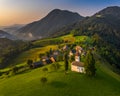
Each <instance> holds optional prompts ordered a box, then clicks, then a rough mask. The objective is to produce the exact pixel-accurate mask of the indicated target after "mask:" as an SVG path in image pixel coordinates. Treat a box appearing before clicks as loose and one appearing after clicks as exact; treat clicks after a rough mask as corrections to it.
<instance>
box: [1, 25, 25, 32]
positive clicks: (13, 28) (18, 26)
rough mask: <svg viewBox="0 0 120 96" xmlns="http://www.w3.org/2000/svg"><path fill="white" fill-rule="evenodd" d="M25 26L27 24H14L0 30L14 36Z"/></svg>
mask: <svg viewBox="0 0 120 96" xmlns="http://www.w3.org/2000/svg"><path fill="white" fill-rule="evenodd" d="M23 26H25V24H14V25H11V26H0V30H3V31H5V32H8V33H10V34H14V32H15V31H16V30H18V29H20V28H22V27H23Z"/></svg>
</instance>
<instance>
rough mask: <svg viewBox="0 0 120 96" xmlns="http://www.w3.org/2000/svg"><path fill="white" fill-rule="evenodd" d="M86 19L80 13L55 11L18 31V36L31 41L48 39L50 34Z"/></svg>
mask: <svg viewBox="0 0 120 96" xmlns="http://www.w3.org/2000/svg"><path fill="white" fill-rule="evenodd" d="M83 18H84V17H82V16H80V15H79V14H78V13H75V12H74V13H73V12H71V11H67V10H60V9H54V10H52V11H51V12H50V13H48V15H47V16H45V17H44V18H43V19H41V20H39V21H35V22H32V23H29V24H28V25H26V26H25V27H23V28H21V29H19V30H17V32H16V33H18V34H16V35H19V34H20V35H22V36H21V37H23V38H26V39H27V37H28V38H29V37H30V38H31V39H35V38H36V37H37V38H43V37H48V36H49V34H51V33H55V32H57V31H58V30H59V29H61V28H63V27H65V26H68V25H70V24H73V23H75V22H77V21H79V20H82V19H83Z"/></svg>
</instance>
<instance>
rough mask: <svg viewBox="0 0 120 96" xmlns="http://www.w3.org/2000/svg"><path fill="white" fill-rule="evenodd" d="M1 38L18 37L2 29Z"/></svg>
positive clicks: (12, 38) (0, 31)
mask: <svg viewBox="0 0 120 96" xmlns="http://www.w3.org/2000/svg"><path fill="white" fill-rule="evenodd" d="M0 38H7V39H11V40H15V39H16V37H15V36H13V35H11V34H9V33H7V32H5V31H2V30H0Z"/></svg>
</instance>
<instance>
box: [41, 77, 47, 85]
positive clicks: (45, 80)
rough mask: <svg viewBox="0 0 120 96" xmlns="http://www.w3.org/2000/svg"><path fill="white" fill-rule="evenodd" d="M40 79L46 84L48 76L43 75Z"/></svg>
mask: <svg viewBox="0 0 120 96" xmlns="http://www.w3.org/2000/svg"><path fill="white" fill-rule="evenodd" d="M40 81H41V83H42V84H45V83H46V82H47V81H48V80H47V78H46V77H42V78H41V80H40Z"/></svg>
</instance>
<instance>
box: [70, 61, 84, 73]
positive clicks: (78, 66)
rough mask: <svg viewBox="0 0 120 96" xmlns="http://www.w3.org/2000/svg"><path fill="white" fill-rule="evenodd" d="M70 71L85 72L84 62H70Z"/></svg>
mask: <svg viewBox="0 0 120 96" xmlns="http://www.w3.org/2000/svg"><path fill="white" fill-rule="evenodd" d="M71 71H75V72H79V73H85V68H84V63H82V62H78V61H73V62H72V63H71Z"/></svg>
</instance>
